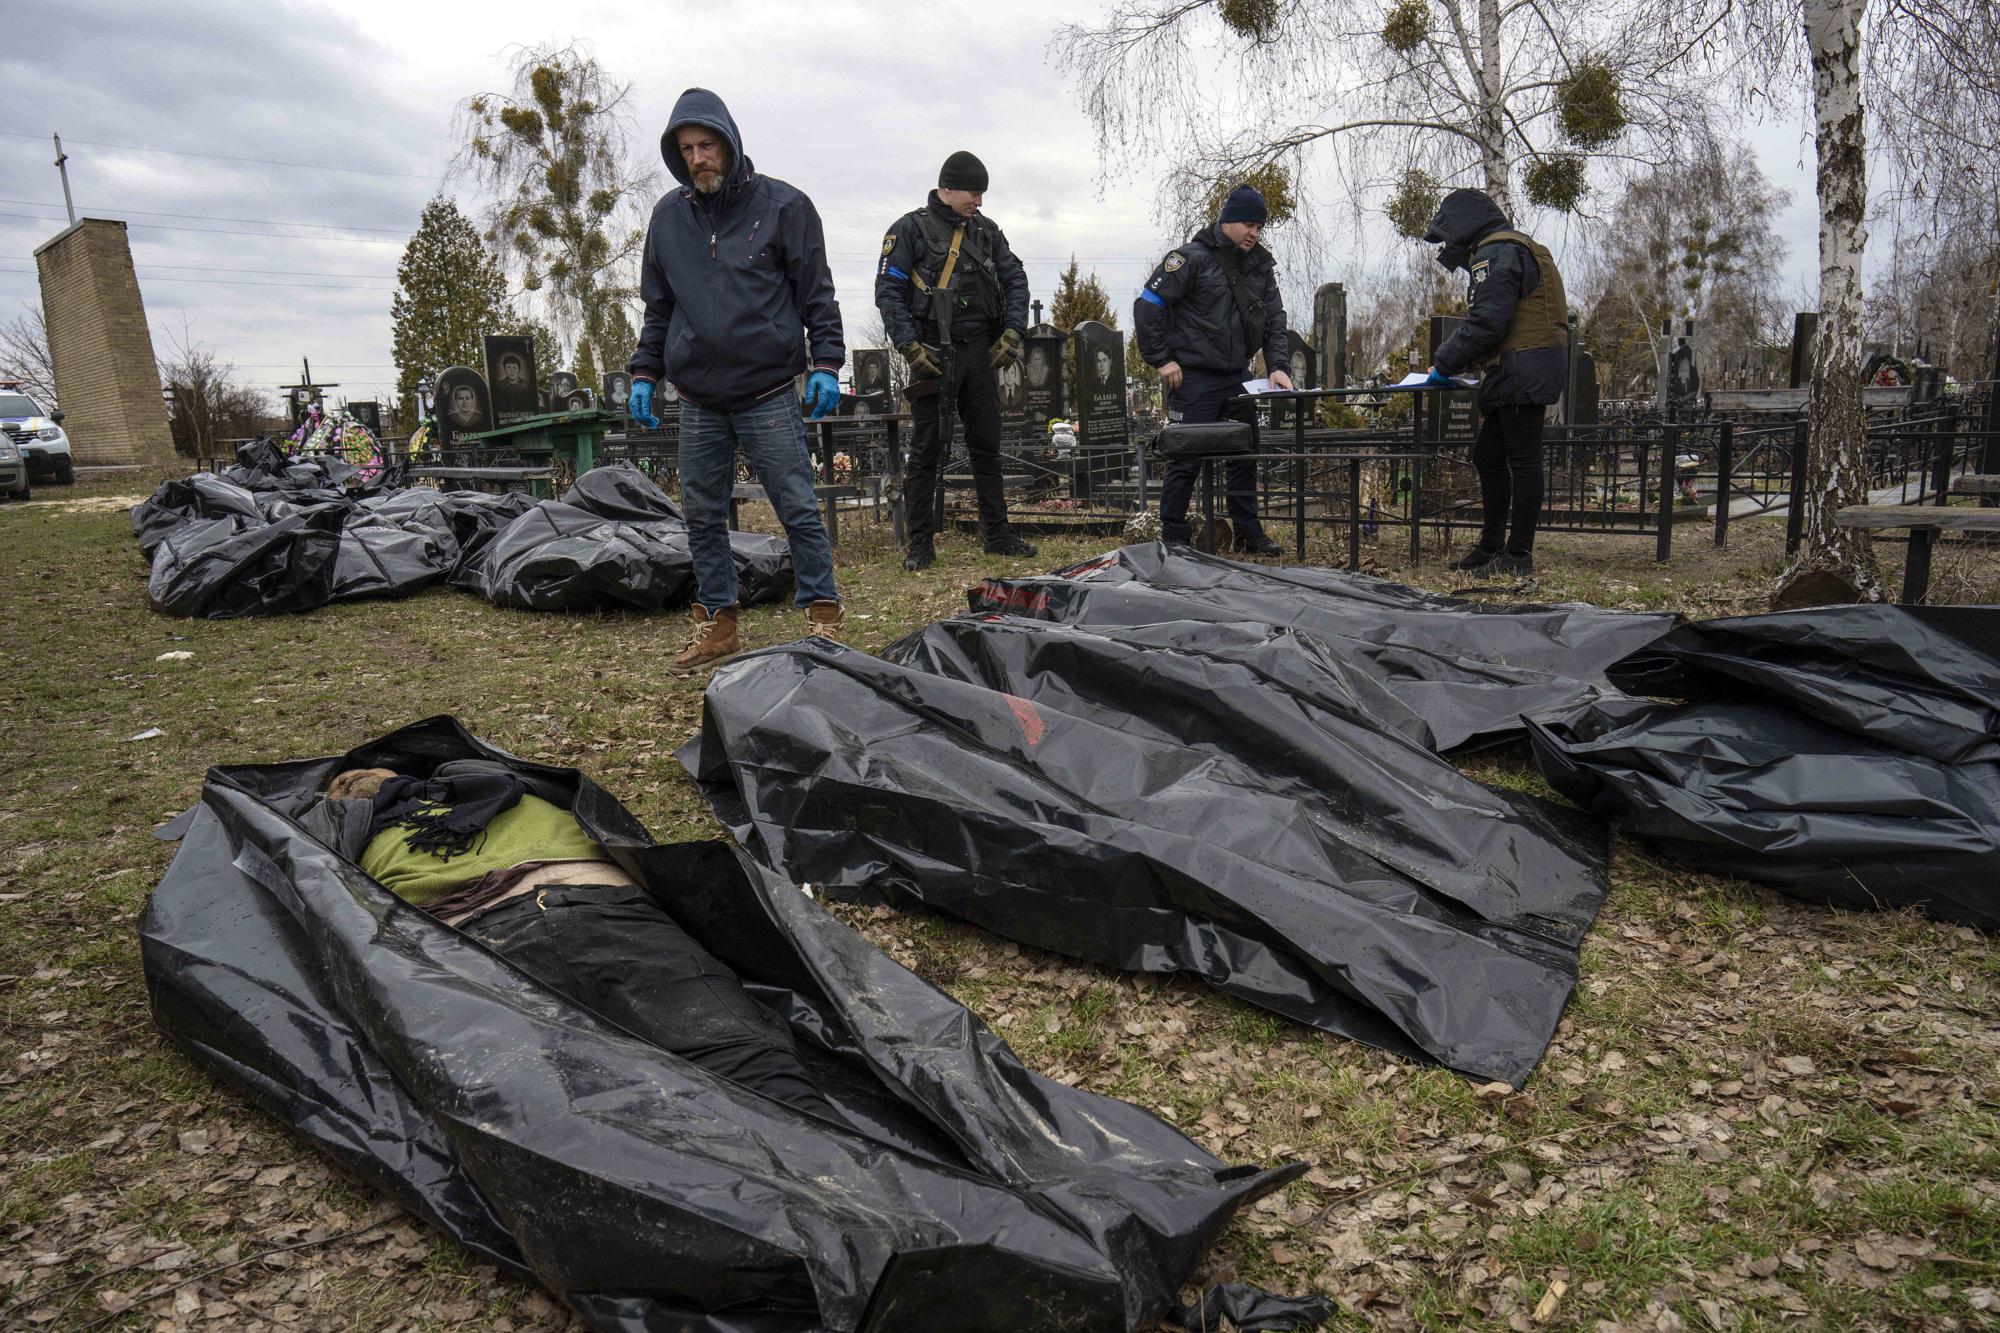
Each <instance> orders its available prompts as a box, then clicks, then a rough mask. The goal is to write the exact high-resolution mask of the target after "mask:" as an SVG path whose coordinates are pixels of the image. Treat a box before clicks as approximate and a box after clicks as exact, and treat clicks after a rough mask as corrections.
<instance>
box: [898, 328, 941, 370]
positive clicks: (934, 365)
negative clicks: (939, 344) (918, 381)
mask: <svg viewBox="0 0 2000 1333" xmlns="http://www.w3.org/2000/svg"><path fill="white" fill-rule="evenodd" d="M896 350H897V351H899V352H901V353H902V354H903V360H905V361H907V362H909V363H910V369H911V370H912V371H914V372H916V373H917V374H918V375H921V376H923V377H924V378H925V379H936V378H937V377H938V376H940V375H942V374H944V367H943V366H941V365H939V364H938V359H937V355H936V354H935V353H934V352H932V351H931V349H930V348H928V347H926V346H924V345H923V344H922V343H920V342H918V341H917V340H916V339H915V338H912V339H910V340H909V341H908V342H906V343H904V344H903V345H902V346H901V347H898V348H897V349H896Z"/></svg>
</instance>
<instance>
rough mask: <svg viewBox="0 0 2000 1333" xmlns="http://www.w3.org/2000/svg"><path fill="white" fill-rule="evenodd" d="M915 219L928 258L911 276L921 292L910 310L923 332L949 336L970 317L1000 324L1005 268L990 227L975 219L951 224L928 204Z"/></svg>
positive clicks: (925, 255) (918, 211) (995, 324)
mask: <svg viewBox="0 0 2000 1333" xmlns="http://www.w3.org/2000/svg"><path fill="white" fill-rule="evenodd" d="M910 218H911V220H913V221H914V222H915V223H916V224H917V231H918V232H919V233H921V234H922V236H923V238H924V257H923V259H922V260H921V261H920V262H919V263H918V264H917V266H916V272H915V273H913V274H911V275H910V285H911V286H912V287H914V288H916V293H917V299H916V300H915V301H913V302H911V305H912V307H913V309H912V310H911V314H913V315H914V316H915V317H916V321H917V329H918V332H919V333H925V334H930V335H931V336H933V337H938V336H942V337H946V338H949V336H950V334H951V330H952V326H953V325H954V324H956V323H957V322H958V321H959V320H960V319H961V318H963V317H966V316H971V317H973V318H975V319H978V320H980V321H983V322H984V323H985V324H986V325H988V327H989V328H992V327H994V326H997V325H998V324H999V323H1000V321H1001V315H1002V312H1001V309H1000V269H999V267H998V266H997V265H996V264H995V263H994V262H993V238H992V236H991V235H990V234H989V233H988V231H987V230H986V228H984V227H981V226H979V225H978V222H977V219H970V218H969V219H967V220H966V223H965V225H964V226H963V227H954V226H951V225H950V224H948V223H947V222H945V220H944V219H943V218H941V217H939V216H938V215H937V214H936V213H935V212H934V211H932V210H931V209H930V208H928V207H925V208H919V209H917V210H916V211H915V212H913V213H911V214H910Z"/></svg>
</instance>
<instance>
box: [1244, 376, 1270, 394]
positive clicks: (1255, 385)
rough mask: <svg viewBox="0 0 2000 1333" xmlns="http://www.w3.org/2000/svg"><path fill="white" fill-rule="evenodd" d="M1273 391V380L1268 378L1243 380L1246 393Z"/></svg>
mask: <svg viewBox="0 0 2000 1333" xmlns="http://www.w3.org/2000/svg"><path fill="white" fill-rule="evenodd" d="M1271 391H1272V390H1271V381H1270V380H1268V379H1262V380H1244V381H1243V392H1245V393H1270V392H1271Z"/></svg>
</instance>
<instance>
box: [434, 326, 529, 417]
mask: <svg viewBox="0 0 2000 1333" xmlns="http://www.w3.org/2000/svg"><path fill="white" fill-rule="evenodd" d="M483 341H484V350H485V360H486V383H487V386H488V388H489V391H490V392H491V395H492V404H491V410H492V413H493V415H492V422H493V424H494V425H496V426H505V425H508V424H510V423H512V422H516V421H519V420H521V419H522V418H523V417H531V416H534V415H535V414H536V413H537V412H539V411H540V410H541V404H540V403H538V402H537V401H536V399H535V340H534V338H533V337H532V336H529V335H527V334H514V333H489V334H487V335H486V337H485V339H484V340H483ZM440 401H443V400H442V396H440ZM443 411H444V409H442V408H440V409H439V413H440V415H442V414H443Z"/></svg>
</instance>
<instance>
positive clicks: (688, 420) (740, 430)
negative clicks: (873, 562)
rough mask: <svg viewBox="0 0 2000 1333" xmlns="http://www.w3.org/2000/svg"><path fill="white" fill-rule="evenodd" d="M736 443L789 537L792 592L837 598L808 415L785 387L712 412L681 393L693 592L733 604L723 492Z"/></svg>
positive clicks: (806, 600) (713, 603)
mask: <svg viewBox="0 0 2000 1333" xmlns="http://www.w3.org/2000/svg"><path fill="white" fill-rule="evenodd" d="M738 449H741V450H742V451H743V458H744V461H745V462H747V463H749V464H750V468H751V470H752V471H753V472H755V473H756V474H757V480H758V481H759V482H760V483H761V484H762V485H763V487H764V494H766V495H768V496H770V497H771V506H772V508H774V509H776V510H777V511H778V521H779V522H780V523H782V524H784V525H785V535H786V536H787V537H789V538H790V539H791V543H792V577H793V579H794V580H795V589H794V600H795V601H796V602H797V603H798V604H799V605H800V606H810V605H811V604H812V603H814V602H837V601H839V600H840V594H839V593H837V592H835V591H834V590H833V547H832V546H831V545H829V544H828V543H827V540H826V527H825V525H824V524H822V523H821V522H820V518H819V501H818V500H817V499H815V498H814V496H813V470H812V458H811V456H810V455H808V454H807V452H806V421H805V417H804V416H803V415H801V414H800V412H799V400H798V399H796V398H794V397H793V396H792V393H791V390H790V389H789V388H788V389H785V390H782V391H780V392H778V393H775V394H772V395H771V396H770V398H768V399H766V400H765V401H764V402H761V403H759V404H757V405H756V406H755V407H751V408H746V409H745V410H743V411H741V412H712V411H710V410H709V409H707V408H705V407H696V406H695V405H694V404H693V403H690V402H688V401H687V400H685V399H683V400H682V401H681V450H680V453H681V457H680V469H681V508H682V509H684V510H685V511H686V512H687V525H688V553H689V554H690V555H691V556H692V557H693V558H694V582H695V590H696V591H695V600H696V601H698V602H700V603H701V604H702V605H703V606H705V607H707V608H708V609H709V610H710V611H720V610H722V609H723V608H724V607H726V606H734V605H736V595H737V594H736V558H735V557H734V556H733V555H731V554H730V552H729V497H730V494H731V493H732V492H733V491H734V489H735V487H736V451H737V450H738Z"/></svg>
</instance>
